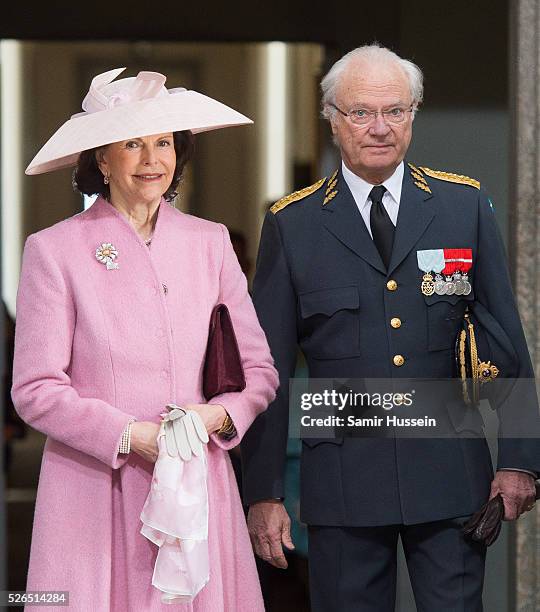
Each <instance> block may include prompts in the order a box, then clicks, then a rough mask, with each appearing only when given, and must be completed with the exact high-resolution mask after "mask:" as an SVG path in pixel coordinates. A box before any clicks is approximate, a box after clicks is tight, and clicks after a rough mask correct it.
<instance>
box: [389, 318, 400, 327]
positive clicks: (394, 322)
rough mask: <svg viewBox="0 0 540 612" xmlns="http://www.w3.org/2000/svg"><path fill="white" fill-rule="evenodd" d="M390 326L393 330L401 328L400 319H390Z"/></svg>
mask: <svg viewBox="0 0 540 612" xmlns="http://www.w3.org/2000/svg"><path fill="white" fill-rule="evenodd" d="M390 325H391V326H392V327H393V328H394V329H397V328H398V327H401V319H400V318H399V317H393V318H392V319H390Z"/></svg>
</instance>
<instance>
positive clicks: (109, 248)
mask: <svg viewBox="0 0 540 612" xmlns="http://www.w3.org/2000/svg"><path fill="white" fill-rule="evenodd" d="M117 257H118V251H117V250H116V248H115V247H114V245H113V244H111V243H110V242H103V243H102V244H100V245H99V246H98V248H97V249H96V259H97V260H98V261H99V262H100V263H102V264H105V265H106V266H107V270H117V269H118V264H117V263H114V260H115V259H116V258H117Z"/></svg>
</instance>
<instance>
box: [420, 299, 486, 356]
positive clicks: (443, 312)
mask: <svg viewBox="0 0 540 612" xmlns="http://www.w3.org/2000/svg"><path fill="white" fill-rule="evenodd" d="M424 297H425V300H426V304H427V311H428V313H427V318H428V321H427V323H428V350H429V351H444V350H447V349H453V348H454V346H455V342H456V336H457V333H458V331H459V329H460V328H461V322H462V320H463V315H464V314H465V309H466V308H467V304H468V303H470V302H472V301H473V300H474V295H473V292H472V291H471V293H469V295H455V294H454V295H437V294H433V295H428V296H424Z"/></svg>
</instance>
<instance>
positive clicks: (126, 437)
mask: <svg viewBox="0 0 540 612" xmlns="http://www.w3.org/2000/svg"><path fill="white" fill-rule="evenodd" d="M132 424H133V421H130V422H129V423H128V424H127V425H126V428H125V429H124V431H123V433H122V437H121V439H120V447H119V448H118V452H119V453H120V454H122V455H128V454H129V452H130V451H131V425H132Z"/></svg>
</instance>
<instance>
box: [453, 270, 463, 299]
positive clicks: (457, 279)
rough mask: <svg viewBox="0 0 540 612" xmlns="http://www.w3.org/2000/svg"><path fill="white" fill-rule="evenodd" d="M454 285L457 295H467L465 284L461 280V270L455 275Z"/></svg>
mask: <svg viewBox="0 0 540 612" xmlns="http://www.w3.org/2000/svg"><path fill="white" fill-rule="evenodd" d="M454 284H455V286H456V295H463V294H464V293H465V283H464V282H463V280H462V279H461V272H460V271H459V270H458V271H457V272H456V273H455V274H454Z"/></svg>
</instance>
